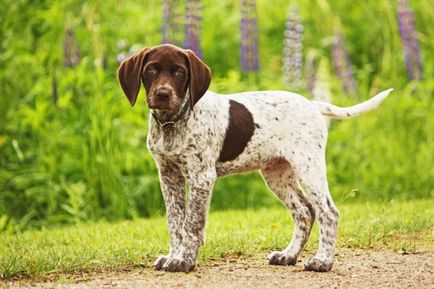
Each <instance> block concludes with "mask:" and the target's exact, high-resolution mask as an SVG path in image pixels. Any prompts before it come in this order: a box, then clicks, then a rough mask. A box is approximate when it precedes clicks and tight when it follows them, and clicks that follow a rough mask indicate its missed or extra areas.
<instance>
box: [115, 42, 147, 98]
mask: <svg viewBox="0 0 434 289" xmlns="http://www.w3.org/2000/svg"><path fill="white" fill-rule="evenodd" d="M149 50H150V48H143V49H142V50H141V51H139V52H137V53H136V54H133V55H131V56H130V57H128V58H127V59H125V60H124V61H122V63H121V65H120V66H119V69H118V80H119V83H120V84H121V87H122V90H123V91H124V93H125V95H126V96H127V98H128V100H129V101H130V104H131V106H133V105H134V104H135V103H136V100H137V95H138V94H139V90H140V78H141V73H142V69H143V65H144V63H145V58H146V55H147V54H148V52H149Z"/></svg>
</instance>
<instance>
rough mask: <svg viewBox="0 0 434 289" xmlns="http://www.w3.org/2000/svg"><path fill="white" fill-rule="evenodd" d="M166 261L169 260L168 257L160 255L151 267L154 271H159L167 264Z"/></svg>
mask: <svg viewBox="0 0 434 289" xmlns="http://www.w3.org/2000/svg"><path fill="white" fill-rule="evenodd" d="M167 260H169V256H165V255H160V256H158V258H157V260H155V262H154V264H153V265H152V267H153V268H154V269H155V270H161V269H163V265H164V264H165V263H166V262H167Z"/></svg>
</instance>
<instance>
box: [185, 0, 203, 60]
mask: <svg viewBox="0 0 434 289" xmlns="http://www.w3.org/2000/svg"><path fill="white" fill-rule="evenodd" d="M201 8H202V7H201V6H200V0H187V3H186V14H185V42H184V47H185V48H187V49H191V50H193V51H194V53H195V54H196V55H197V56H198V57H199V58H202V51H201V49H200V40H199V33H200V22H201V20H202V18H201V17H200V16H199V13H200V10H201Z"/></svg>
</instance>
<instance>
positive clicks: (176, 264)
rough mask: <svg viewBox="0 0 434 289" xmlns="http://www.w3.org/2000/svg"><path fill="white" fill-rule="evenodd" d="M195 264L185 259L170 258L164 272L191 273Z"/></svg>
mask: <svg viewBox="0 0 434 289" xmlns="http://www.w3.org/2000/svg"><path fill="white" fill-rule="evenodd" d="M194 267H195V264H193V263H190V262H188V261H186V260H184V259H177V258H169V259H168V260H167V261H166V263H164V265H163V270H165V271H168V272H191V271H193V269H194Z"/></svg>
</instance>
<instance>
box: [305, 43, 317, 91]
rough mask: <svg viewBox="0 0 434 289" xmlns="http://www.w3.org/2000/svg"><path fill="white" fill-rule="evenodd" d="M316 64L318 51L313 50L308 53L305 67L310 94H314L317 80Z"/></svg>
mask: <svg viewBox="0 0 434 289" xmlns="http://www.w3.org/2000/svg"><path fill="white" fill-rule="evenodd" d="M316 66H317V65H316V53H315V52H314V51H312V50H311V51H309V52H308V53H307V57H306V68H305V78H306V86H307V91H309V92H310V94H313V89H314V87H315V82H316V80H317V72H316Z"/></svg>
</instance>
